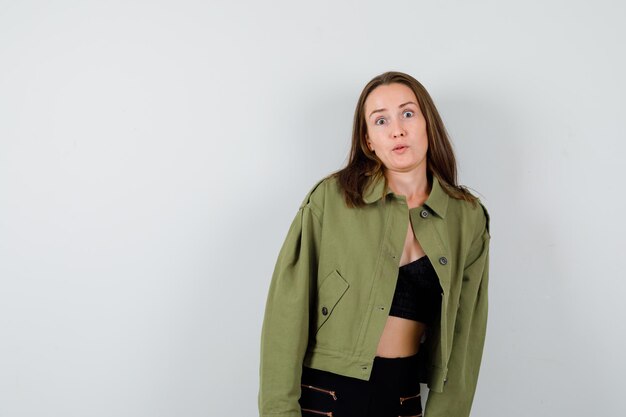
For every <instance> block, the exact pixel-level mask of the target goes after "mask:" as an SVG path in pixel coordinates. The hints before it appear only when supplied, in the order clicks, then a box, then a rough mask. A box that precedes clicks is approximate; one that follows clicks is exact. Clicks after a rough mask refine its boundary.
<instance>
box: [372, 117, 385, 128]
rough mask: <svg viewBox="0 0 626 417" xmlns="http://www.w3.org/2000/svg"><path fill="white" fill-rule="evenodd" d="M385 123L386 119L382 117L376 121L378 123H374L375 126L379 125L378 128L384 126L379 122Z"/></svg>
mask: <svg viewBox="0 0 626 417" xmlns="http://www.w3.org/2000/svg"><path fill="white" fill-rule="evenodd" d="M384 121H385V119H384V118H383V117H381V118H380V119H376V121H375V122H374V124H375V125H378V126H382V124H381V123H378V122H384Z"/></svg>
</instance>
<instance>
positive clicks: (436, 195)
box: [363, 173, 450, 218]
mask: <svg viewBox="0 0 626 417" xmlns="http://www.w3.org/2000/svg"><path fill="white" fill-rule="evenodd" d="M428 176H429V177H431V178H432V188H431V190H430V194H429V195H428V198H427V199H426V201H425V202H424V205H425V206H428V208H430V209H431V210H432V211H433V212H435V214H437V215H438V216H439V217H441V218H445V217H446V211H447V209H448V200H449V199H450V196H449V195H448V194H446V192H445V191H444V190H443V188H442V187H441V184H440V183H439V180H438V179H437V176H435V175H432V174H430V173H429V174H428ZM384 186H385V177H384V175H379V176H378V177H377V178H376V179H373V180H370V182H369V184H368V185H367V186H366V188H365V191H364V192H363V201H365V203H367V204H371V203H375V202H376V201H378V200H380V199H381V198H382V197H383V187H384ZM388 194H393V191H391V188H389V186H387V188H386V190H385V194H384V195H385V196H387V195H388Z"/></svg>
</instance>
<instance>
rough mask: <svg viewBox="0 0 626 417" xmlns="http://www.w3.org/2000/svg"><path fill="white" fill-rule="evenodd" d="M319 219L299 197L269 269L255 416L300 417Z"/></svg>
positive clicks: (318, 214) (315, 271)
mask: <svg viewBox="0 0 626 417" xmlns="http://www.w3.org/2000/svg"><path fill="white" fill-rule="evenodd" d="M319 216H320V210H318V209H316V207H315V205H314V204H313V203H311V202H307V199H306V198H305V201H304V202H303V203H302V205H301V206H300V208H299V210H298V212H297V214H296V216H295V218H294V219H293V222H292V223H291V226H290V228H289V232H288V233H287V237H286V239H285V241H284V243H283V246H282V248H281V250H280V252H279V255H278V259H277V261H276V265H275V267H274V272H273V274H272V280H271V283H270V288H269V293H268V295H267V302H266V306H265V316H264V320H263V327H262V331H261V358H260V374H259V376H260V378H259V394H258V405H259V415H260V416H261V417H269V416H281V417H301V410H300V405H299V403H298V400H299V398H300V382H301V377H302V363H303V359H304V354H305V352H306V348H307V343H308V335H309V309H310V305H312V300H311V298H312V296H313V295H314V293H315V291H314V290H313V289H314V288H315V285H316V281H315V280H316V279H317V267H318V266H317V264H318V258H319V242H320V238H321V224H320V218H319Z"/></svg>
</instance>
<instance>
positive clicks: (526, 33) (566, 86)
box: [0, 0, 626, 417]
mask: <svg viewBox="0 0 626 417" xmlns="http://www.w3.org/2000/svg"><path fill="white" fill-rule="evenodd" d="M625 12H626V7H625V6H624V3H623V2H619V1H595V2H591V1H571V0H570V1H555V0H553V1H546V0H543V1H517V2H513V1H465V2H461V1H459V2H450V1H446V2H432V1H428V2H426V1H332V2H331V1H314V2H311V1H309V2H299V1H277V2H253V1H248V2H241V1H240V2H228V3H227V2H217V1H176V2H174V1H141V2H140V1H128V0H126V1H100V2H89V1H56V2H48V1H40V2H33V1H0V417H23V416H29V417H30V416H33V417H34V416H37V417H40V416H46V417H48V416H59V417H61V416H62V417H74V416H76V417H84V416H94V417H96V416H97V417H100V416H102V417H112V416H115V417H143V416H145V417H158V416H168V417H169V416H172V417H174V416H176V417H178V416H185V417H193V416H226V415H240V416H253V415H255V414H256V413H257V411H256V410H257V409H256V407H257V405H256V401H257V397H256V395H257V390H258V361H259V336H260V328H261V320H262V313H263V309H264V303H265V297H266V294H267V289H268V285H269V280H270V277H271V273H272V270H273V267H274V262H275V260H276V256H277V254H278V250H279V248H280V245H281V244H282V241H283V239H284V237H285V235H286V232H287V228H288V226H289V223H290V222H291V219H292V218H293V216H294V215H295V212H296V210H297V207H298V205H299V204H300V202H301V201H302V198H303V197H304V195H305V194H306V192H307V191H308V190H309V189H310V187H311V186H312V185H313V184H314V183H315V182H316V181H317V180H318V179H319V178H321V177H322V176H324V175H326V174H327V173H330V172H331V171H334V170H336V169H338V168H340V167H341V166H343V164H344V163H345V161H346V155H347V152H348V149H349V140H350V131H351V127H352V116H353V112H354V106H355V105H356V100H357V98H358V95H359V93H360V91H361V89H362V88H363V86H364V85H365V83H366V82H367V81H368V80H369V79H371V78H372V77H373V76H375V75H377V74H379V73H381V72H384V71H387V70H398V71H403V72H407V73H409V74H411V75H413V76H414V77H415V78H417V79H418V80H420V81H421V82H422V83H423V84H424V85H425V86H426V88H427V89H428V90H429V91H430V93H431V95H432V97H433V99H434V100H435V103H436V105H437V106H438V108H439V110H440V112H441V114H442V116H443V119H444V122H445V123H446V126H447V128H448V129H449V132H450V134H451V137H452V140H453V143H454V146H455V151H456V155H457V157H458V162H459V168H460V182H461V183H462V184H466V185H468V186H470V187H471V188H472V189H473V190H475V191H476V192H477V193H478V195H479V196H480V197H481V199H482V200H483V202H484V203H485V204H486V206H487V207H488V209H489V211H490V214H491V234H492V240H491V255H490V259H491V274H490V297H491V298H490V316H489V326H488V339H487V343H486V347H485V354H484V360H483V367H482V370H481V375H480V380H479V385H478V389H477V393H476V399H475V402H474V408H473V413H472V414H473V416H481V417H501V416H507V417H516V416H520V417H521V416H528V415H533V416H550V417H553V416H568V417H572V416H590V415H593V416H615V415H624V414H625V411H626V407H625V406H624V400H623V396H624V391H623V389H624V387H625V385H624V382H623V378H622V377H623V375H624V374H626V360H625V359H624V357H623V354H624V352H625V351H626V325H625V324H624V319H625V318H626V314H625V313H626V311H625V308H624V293H625V292H626V283H625V280H624V278H625V273H624V267H623V264H622V261H623V260H624V249H625V245H624V236H625V233H626V226H625V223H626V222H625V220H624V213H625V209H626V204H625V201H624V189H623V187H624V186H623V179H624V173H623V171H622V169H623V167H622V165H621V163H622V159H623V157H624V155H625V152H626V145H625V142H626V135H625V133H624V132H625V131H626V121H625V120H626V118H625V111H624V110H625V105H624V95H625V93H626V82H625V81H624V74H626V65H625V64H626V59H625V57H624V43H625V42H624V41H625V40H626V39H625V38H626V29H624V25H623V18H624V16H625V15H626V13H625Z"/></svg>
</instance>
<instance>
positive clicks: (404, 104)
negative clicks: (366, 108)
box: [368, 101, 417, 118]
mask: <svg viewBox="0 0 626 417" xmlns="http://www.w3.org/2000/svg"><path fill="white" fill-rule="evenodd" d="M407 104H415V105H416V106H417V104H416V103H414V102H412V101H407V102H406V103H402V104H400V105H399V106H398V108H399V109H401V108H402V107H404V106H406V105H407ZM383 111H387V109H376V110H374V111H373V112H371V113H370V115H369V116H368V118H369V117H372V114H374V113H379V112H383Z"/></svg>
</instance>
